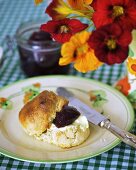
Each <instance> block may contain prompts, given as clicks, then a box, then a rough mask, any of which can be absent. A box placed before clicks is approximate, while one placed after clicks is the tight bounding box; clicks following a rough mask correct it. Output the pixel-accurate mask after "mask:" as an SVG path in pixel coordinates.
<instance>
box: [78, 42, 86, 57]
mask: <svg viewBox="0 0 136 170" xmlns="http://www.w3.org/2000/svg"><path fill="white" fill-rule="evenodd" d="M88 48H89V46H88V44H87V43H85V44H83V45H81V46H80V47H78V48H77V50H76V54H77V56H81V55H83V54H85V53H87V52H88Z"/></svg>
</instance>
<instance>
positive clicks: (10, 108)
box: [0, 75, 134, 164]
mask: <svg viewBox="0 0 136 170" xmlns="http://www.w3.org/2000/svg"><path fill="white" fill-rule="evenodd" d="M60 86H61V87H66V88H67V89H69V90H71V91H72V92H73V93H74V94H75V95H76V97H78V98H79V99H81V100H82V101H83V102H85V103H86V104H87V105H89V106H90V107H93V108H94V109H96V110H98V111H100V112H102V114H105V116H107V117H108V118H110V119H111V121H112V122H113V123H115V124H116V125H117V126H119V127H120V128H122V129H125V130H127V131H129V130H130V129H131V128H132V126H133V122H134V110H133V108H132V106H131V104H130V103H129V101H128V100H127V99H126V97H125V96H123V95H122V94H121V93H120V92H118V91H117V90H116V89H114V88H113V87H111V86H109V85H106V84H104V83H101V82H98V81H95V80H91V79H88V78H81V77H75V76H61V75H58V76H40V77H33V78H29V79H25V80H22V81H18V82H16V83H13V84H11V85H8V86H6V87H4V88H2V89H1V90H0V107H1V108H0V139H1V140H0V153H1V154H3V155H6V156H8V157H11V158H14V159H17V160H22V161H29V162H40V163H55V164H56V163H67V162H74V161H79V160H83V159H87V158H91V157H94V156H97V155H99V154H102V153H103V152H106V151H108V150H110V149H112V148H113V147H115V146H116V145H118V144H119V143H120V142H121V141H120V140H119V139H118V138H117V137H115V136H114V135H113V134H111V133H110V132H108V131H107V130H104V129H102V128H100V127H97V126H94V125H92V124H90V136H89V137H88V138H87V140H86V141H84V142H83V143H82V144H81V145H79V146H76V147H71V148H69V149H62V148H59V147H57V146H55V145H52V144H48V143H46V142H42V141H39V140H36V139H35V138H34V137H32V136H29V135H27V134H26V133H25V132H24V130H23V129H22V127H21V125H20V122H19V119H18V114H19V111H20V109H21V108H22V107H23V105H24V101H25V99H26V96H27V95H28V92H29V100H31V99H32V98H33V97H34V96H35V95H37V94H39V93H40V92H41V91H43V90H50V91H54V92H56V88H57V87H60ZM30 94H31V95H30ZM27 98H28V97H27ZM120 122H121V123H120Z"/></svg>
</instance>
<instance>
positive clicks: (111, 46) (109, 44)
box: [106, 39, 116, 50]
mask: <svg viewBox="0 0 136 170" xmlns="http://www.w3.org/2000/svg"><path fill="white" fill-rule="evenodd" d="M106 45H107V47H108V49H109V50H114V49H115V48H116V41H115V40H114V39H108V40H107V42H106Z"/></svg>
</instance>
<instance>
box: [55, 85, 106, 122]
mask: <svg viewBox="0 0 136 170" xmlns="http://www.w3.org/2000/svg"><path fill="white" fill-rule="evenodd" d="M57 93H58V95H60V96H64V97H65V98H67V99H68V100H69V103H70V105H73V106H74V107H76V108H77V109H78V111H79V112H80V113H81V114H82V115H84V116H86V118H87V119H88V121H89V122H91V123H92V124H94V125H99V124H100V123H101V122H102V121H104V120H107V117H105V116H103V115H102V114H101V113H99V112H97V111H96V110H94V109H92V108H91V107H89V106H88V105H86V104H85V103H83V102H82V101H81V100H79V99H77V98H75V97H74V94H73V93H72V92H70V91H68V90H66V89H65V88H63V87H59V88H57Z"/></svg>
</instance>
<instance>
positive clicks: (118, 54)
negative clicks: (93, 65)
mask: <svg viewBox="0 0 136 170" xmlns="http://www.w3.org/2000/svg"><path fill="white" fill-rule="evenodd" d="M131 39H132V36H131V33H130V32H129V31H124V30H123V29H121V27H120V26H119V25H117V24H110V25H106V26H103V27H100V28H98V29H97V30H95V31H94V32H93V33H92V35H91V36H90V39H89V42H88V43H89V45H90V46H91V47H92V48H93V49H94V51H95V55H96V57H97V58H98V59H99V60H100V61H101V62H104V63H107V64H109V65H112V64H115V63H122V62H123V61H124V60H125V59H126V58H127V57H128V45H129V43H130V42H131Z"/></svg>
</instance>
